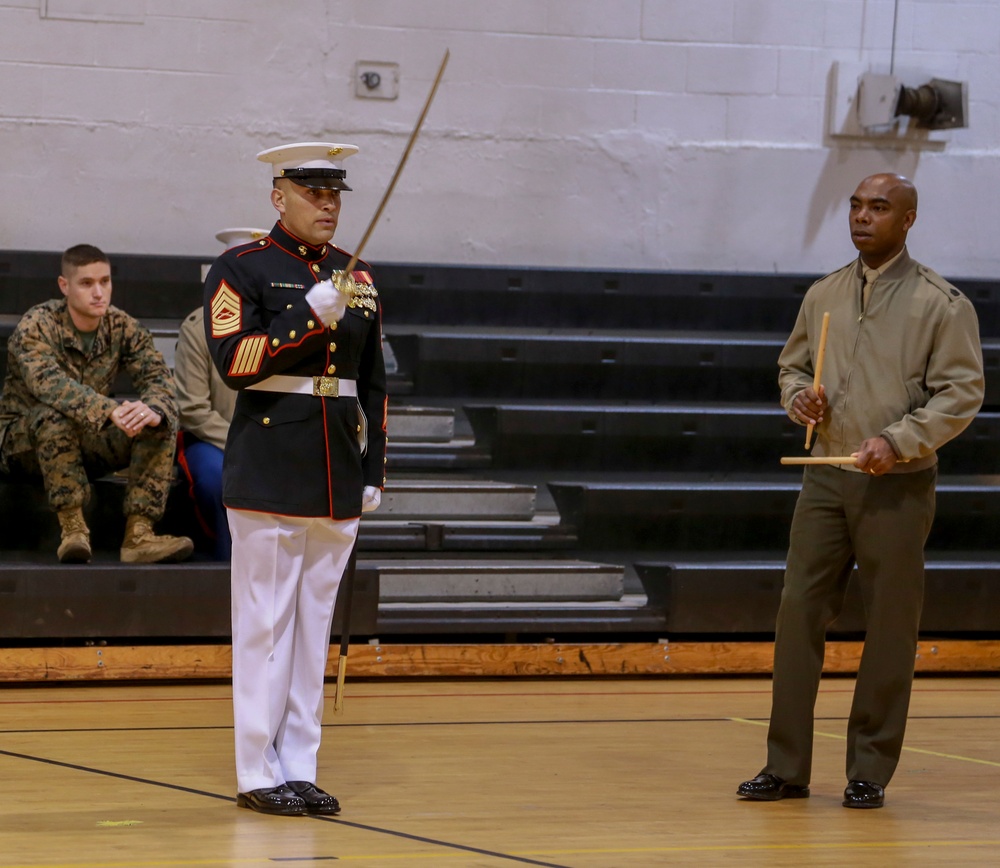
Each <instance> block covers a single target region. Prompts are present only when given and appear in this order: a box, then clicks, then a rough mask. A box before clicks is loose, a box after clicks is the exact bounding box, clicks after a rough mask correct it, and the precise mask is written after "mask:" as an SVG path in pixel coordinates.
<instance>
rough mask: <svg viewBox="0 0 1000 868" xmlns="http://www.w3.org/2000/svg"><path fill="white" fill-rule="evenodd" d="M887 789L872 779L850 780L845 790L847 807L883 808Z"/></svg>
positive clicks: (845, 804) (845, 805)
mask: <svg viewBox="0 0 1000 868" xmlns="http://www.w3.org/2000/svg"><path fill="white" fill-rule="evenodd" d="M884 804H885V789H884V788H882V787H880V786H879V785H878V784H873V783H872V782H871V781H848V782H847V789H846V790H844V807H845V808H881V807H882V805H884Z"/></svg>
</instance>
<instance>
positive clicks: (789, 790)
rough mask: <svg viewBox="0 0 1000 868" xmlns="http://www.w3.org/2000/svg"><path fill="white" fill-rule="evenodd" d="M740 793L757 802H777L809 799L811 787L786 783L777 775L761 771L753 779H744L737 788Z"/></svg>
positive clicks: (745, 797)
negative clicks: (780, 800)
mask: <svg viewBox="0 0 1000 868" xmlns="http://www.w3.org/2000/svg"><path fill="white" fill-rule="evenodd" d="M736 792H737V794H738V795H741V796H743V798H744V799H753V800H754V801H757V802H777V801H778V800H779V799H808V798H809V787H807V786H802V785H800V784H789V783H786V782H785V780H784V779H783V778H779V777H778V776H777V775H768V774H764V772H761V773H760V774H759V775H757V777H755V778H754V779H753V780H752V781H743V783H742V784H740V785H739V786H738V787H737V788H736Z"/></svg>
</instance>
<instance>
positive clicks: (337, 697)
mask: <svg viewBox="0 0 1000 868" xmlns="http://www.w3.org/2000/svg"><path fill="white" fill-rule="evenodd" d="M449 56H450V52H449V51H448V50H447V49H445V52H444V57H442V58H441V66H440V67H439V68H438V72H437V76H435V78H434V84H432V85H431V89H430V93H428V94H427V99H426V100H425V101H424V108H423V110H422V111H421V112H420V117H418V118H417V123H416V125H415V126H414V127H413V132H411V133H410V138H409V141H407V143H406V147H405V148H404V149H403V155H402V156H401V157H400V158H399V163H398V164H397V165H396V171H395V172H393V173H392V178H391V179H390V180H389V186H388V187H386V188H385V192H384V193H383V194H382V201H381V202H379V203H378V208H376V209H375V214H374V215H373V216H372V219H371V220H370V221H369V222H368V228H367V229H366V230H365V234H364V235H362V236H361V241H360V242H359V243H358V246H357V248H356V249H355V251H354V255H353V256H352V257H351V259H350V262H348V263H347V267H346V268H344V269H343V270H342V271H335V272H334V273H333V275H332V276H331V278H330V280H331V281H332V282H333V285H334V286H335V287H337V290H338V291H340V292H342V293H343V294H344V295H346V296H348V297H349V298H353V297H354V285H355V284H354V278H353V277H351V272H353V271H354V266H355V265H357V263H358V259H360V258H361V251H362V250H364V248H365V244H367V243H368V239H369V238H370V237H371V234H372V230H373V229H374V228H375V224H376V223H378V221H379V218H380V217H381V216H382V211H383V209H384V208H385V203H386V202H388V201H389V197H390V196H391V195H392V191H393V188H394V187H395V186H396V181H398V180H399V176H400V174H401V173H402V171H403V166H405V165H406V160H407V158H408V157H409V156H410V151H412V150H413V144H414V142H416V140H417V135H418V134H419V133H420V128H421V127H422V126H423V123H424V118H425V117H427V111H428V110H429V109H430V107H431V103H432V102H433V101H434V94H436V93H437V89H438V85H439V84H440V83H441V77H442V76H443V75H444V68H445V67H446V66H447V65H448V57H449ZM360 534H361V526H360V521H359V524H358V535H359V536H360ZM357 557H358V537H357V536H356V537H355V538H354V545H353V546H351V555H350V557H349V558H348V561H347V567H346V569H345V570H344V576H343V578H342V579H341V582H340V589H339V591H338V594H337V598H338V602H342V605H343V609H344V617H343V620H342V622H341V628H340V659H339V660H338V661H337V686H336V689H335V690H334V694H333V710H334V712H335V713H336V714H340V713H341V712H343V710H344V680H345V679H346V677H347V652H348V649H349V647H350V640H351V605H352V603H353V598H354V577H355V573H356V569H357Z"/></svg>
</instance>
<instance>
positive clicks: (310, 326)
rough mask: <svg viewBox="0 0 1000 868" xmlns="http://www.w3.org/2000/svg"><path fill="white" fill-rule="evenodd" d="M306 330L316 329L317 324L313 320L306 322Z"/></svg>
mask: <svg viewBox="0 0 1000 868" xmlns="http://www.w3.org/2000/svg"><path fill="white" fill-rule="evenodd" d="M306 328H310V329H314V328H316V323H314V322H313V321H312V320H309V321H307V322H306Z"/></svg>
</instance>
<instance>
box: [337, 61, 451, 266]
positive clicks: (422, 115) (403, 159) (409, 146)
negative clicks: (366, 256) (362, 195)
mask: <svg viewBox="0 0 1000 868" xmlns="http://www.w3.org/2000/svg"><path fill="white" fill-rule="evenodd" d="M450 56H451V52H450V51H448V50H447V49H445V52H444V57H442V58H441V66H440V67H439V68H438V72H437V76H436V77H435V78H434V84H433V85H431V89H430V93H428V94H427V99H426V100H425V101H424V108H423V110H422V111H421V112H420V117H419V118H417V124H416V126H415V127H414V128H413V132H411V133H410V139H409V141H408V142H407V143H406V147H405V148H404V149H403V155H402V156H401V157H400V158H399V163H398V164H397V165H396V171H395V172H393V173H392V178H391V179H390V181H389V186H388V187H386V188H385V192H384V193H383V194H382V201H381V202H379V203H378V208H376V209H375V214H374V215H373V216H372V219H371V220H370V221H369V223H368V228H367V229H366V230H365V234H364V235H362V236H361V241H360V242H359V244H358V246H357V249H356V250H355V252H354V255H353V256H352V257H351V261H350V262H348V263H347V267H346V268H345V269H344V273H345V274H350V273H351V272H352V271H353V270H354V266H355V265H357V264H358V260H359V259H360V258H361V252H362V251H363V250H364V249H365V245H366V244H367V243H368V239H369V238H370V237H371V234H372V231H373V230H374V229H375V224H376V223H378V221H379V218H380V217H381V216H382V211H383V210H384V209H385V203H386V202H388V201H389V197H390V196H391V195H392V191H393V188H395V186H396V181H398V180H399V176H400V175H401V174H402V172H403V166H405V165H406V161H407V159H408V158H409V156H410V151H412V150H413V144H414V142H416V140H417V136H418V135H419V134H420V128H421V127H422V126H423V125H424V118H426V117H427V112H428V110H429V109H430V107H431V103H432V102H434V94H436V93H437V89H438V85H439V84H440V83H441V77H442V76H443V75H444V68H445V67H446V66H447V65H448V58H449V57H450Z"/></svg>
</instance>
